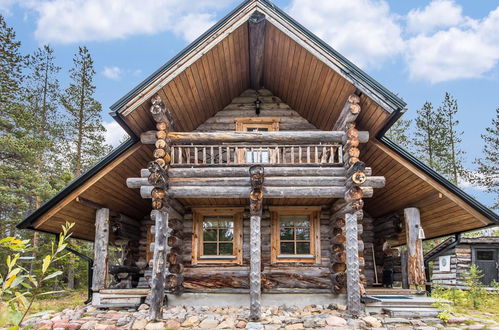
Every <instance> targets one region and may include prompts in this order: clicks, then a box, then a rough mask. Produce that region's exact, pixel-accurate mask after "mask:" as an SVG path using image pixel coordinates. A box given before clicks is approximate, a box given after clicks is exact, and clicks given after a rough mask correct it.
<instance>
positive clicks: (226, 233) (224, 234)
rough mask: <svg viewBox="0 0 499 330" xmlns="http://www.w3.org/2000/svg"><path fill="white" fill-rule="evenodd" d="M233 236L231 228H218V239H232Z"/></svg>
mask: <svg viewBox="0 0 499 330" xmlns="http://www.w3.org/2000/svg"><path fill="white" fill-rule="evenodd" d="M233 238H234V232H233V229H220V233H219V238H218V239H219V240H220V241H232V239H233Z"/></svg>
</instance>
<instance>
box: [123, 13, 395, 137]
mask: <svg viewBox="0 0 499 330" xmlns="http://www.w3.org/2000/svg"><path fill="white" fill-rule="evenodd" d="M248 47H249V45H248V25H247V23H245V24H242V25H241V26H240V27H239V28H237V29H236V30H235V31H234V32H233V33H231V34H230V35H228V36H227V37H226V38H225V39H223V40H221V41H220V42H219V43H218V44H217V45H216V46H215V47H213V48H212V49H210V50H209V51H207V52H206V53H205V54H204V55H203V56H201V58H200V59H198V60H197V61H196V62H194V63H193V64H192V65H191V66H190V67H188V68H186V69H185V70H184V71H182V72H180V73H179V74H178V75H177V76H176V77H175V78H173V79H172V80H171V81H170V82H168V83H167V84H166V85H165V86H164V87H163V88H162V89H160V90H159V92H158V94H159V95H160V96H161V98H162V99H163V101H164V102H165V103H166V105H167V106H168V107H169V108H170V109H171V110H172V112H173V117H174V121H175V125H176V130H178V131H192V130H194V129H195V128H196V127H198V126H199V125H201V124H202V123H203V122H204V121H206V120H207V119H208V118H210V117H212V116H213V115H215V113H216V112H217V111H219V110H220V109H223V108H224V107H226V106H227V105H228V104H230V103H231V100H233V99H234V98H235V97H236V96H238V95H240V94H241V92H243V91H244V90H245V89H247V88H249V49H248ZM263 83H264V86H265V87H266V88H268V89H269V90H271V91H273V92H274V93H275V95H278V96H279V97H280V98H281V99H282V101H284V102H286V103H287V104H288V105H289V106H290V107H291V108H292V109H294V110H295V111H296V112H297V113H298V114H299V115H300V116H302V117H303V118H305V119H306V120H308V121H309V122H310V123H312V124H313V125H315V127H316V128H318V129H322V130H331V129H332V127H333V125H334V123H335V121H336V119H337V118H338V116H339V114H340V112H341V109H342V107H343V105H344V104H345V101H346V99H347V97H348V96H349V95H350V94H352V93H354V92H355V91H356V88H355V86H354V85H353V84H351V83H350V82H348V81H347V80H346V79H345V78H343V77H341V76H340V74H338V73H337V72H336V71H334V70H333V69H332V68H331V67H329V66H328V65H326V64H325V63H324V62H322V61H321V60H319V59H318V58H317V57H316V56H314V55H313V54H311V53H310V52H309V51H308V50H306V49H305V48H304V47H303V46H301V45H299V44H298V43H296V42H295V41H294V40H292V39H291V38H290V37H288V36H287V35H286V34H284V33H283V32H282V31H280V30H279V29H278V28H276V27H275V26H274V25H272V24H270V23H269V24H266V33H265V51H264V74H263ZM360 105H361V106H362V109H363V111H362V113H361V115H360V116H359V118H358V123H359V126H360V128H361V129H363V130H369V131H370V133H371V134H372V135H374V134H376V133H377V132H378V131H379V130H380V129H381V127H382V126H383V124H384V123H385V122H386V120H387V119H388V117H389V113H388V112H387V111H386V110H384V109H383V108H382V107H381V106H379V105H378V104H376V103H375V102H374V101H372V100H371V99H370V98H368V97H367V96H365V95H362V96H361V103H360ZM149 106H150V104H149V103H148V102H145V103H143V104H142V105H140V106H139V107H138V108H137V109H135V110H134V111H132V112H131V113H130V114H128V115H127V116H125V117H124V120H125V122H126V123H127V124H128V126H129V127H130V128H131V129H132V131H133V132H134V133H135V134H137V135H139V134H140V133H142V132H145V131H148V130H151V129H154V127H155V124H154V121H153V120H152V117H151V116H150V114H149Z"/></svg>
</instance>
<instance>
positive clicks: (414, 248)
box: [404, 207, 425, 285]
mask: <svg viewBox="0 0 499 330" xmlns="http://www.w3.org/2000/svg"><path fill="white" fill-rule="evenodd" d="M404 219H405V235H406V242H407V277H408V284H409V285H425V272H424V262H423V240H422V239H421V238H420V235H419V233H420V231H421V230H422V227H421V219H420V216H419V210H418V209H417V208H415V207H409V208H406V209H404Z"/></svg>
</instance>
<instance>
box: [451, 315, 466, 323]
mask: <svg viewBox="0 0 499 330" xmlns="http://www.w3.org/2000/svg"><path fill="white" fill-rule="evenodd" d="M466 321H467V318H465V317H457V316H451V317H449V318H448V319H447V321H446V322H447V323H465V322H466Z"/></svg>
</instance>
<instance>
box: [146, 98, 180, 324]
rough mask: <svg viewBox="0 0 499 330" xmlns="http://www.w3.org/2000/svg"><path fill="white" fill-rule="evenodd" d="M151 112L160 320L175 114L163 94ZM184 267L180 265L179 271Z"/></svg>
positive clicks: (154, 310)
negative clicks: (172, 132)
mask: <svg viewBox="0 0 499 330" xmlns="http://www.w3.org/2000/svg"><path fill="white" fill-rule="evenodd" d="M151 104H152V105H151V108H150V112H151V115H152V117H153V119H154V121H156V128H157V132H156V138H157V139H156V141H155V143H154V144H155V147H156V149H155V150H154V152H153V157H154V158H155V160H154V161H152V162H150V163H149V171H150V173H151V174H150V175H149V178H148V181H149V183H150V184H152V185H154V186H156V187H157V188H154V189H153V190H152V191H151V197H152V208H153V211H152V212H151V218H153V219H154V220H155V238H154V251H153V266H152V284H151V293H150V295H149V302H150V310H149V318H150V319H151V320H156V319H158V317H160V316H161V308H162V306H163V302H164V300H165V281H166V279H167V275H168V274H167V254H168V252H169V247H168V241H169V240H168V237H167V236H168V231H169V230H168V214H169V209H170V205H169V203H168V201H169V197H168V168H169V166H170V161H171V155H170V152H171V148H170V144H171V143H170V140H169V139H168V132H169V131H170V128H171V127H172V118H171V117H172V116H171V114H170V112H169V111H168V110H167V108H166V106H165V104H164V103H163V101H162V100H161V97H160V96H159V95H155V96H154V97H153V98H152V100H151ZM181 268H182V267H177V268H175V269H177V271H178V272H180V271H181Z"/></svg>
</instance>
